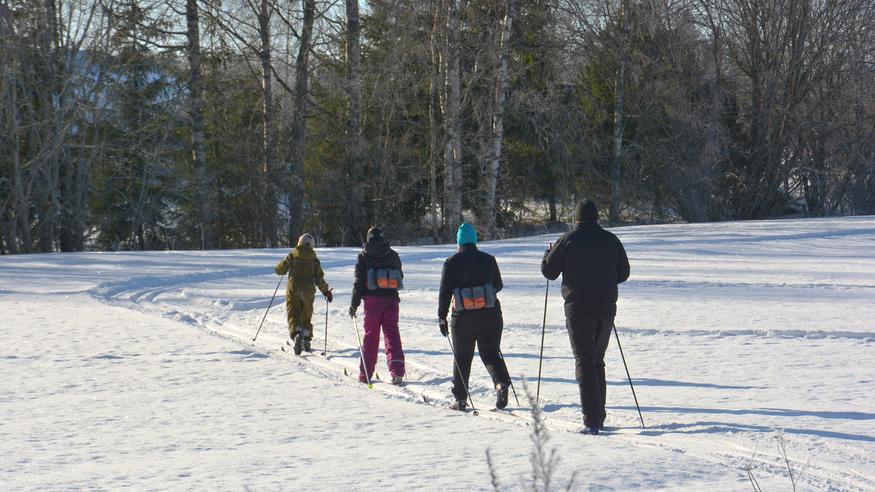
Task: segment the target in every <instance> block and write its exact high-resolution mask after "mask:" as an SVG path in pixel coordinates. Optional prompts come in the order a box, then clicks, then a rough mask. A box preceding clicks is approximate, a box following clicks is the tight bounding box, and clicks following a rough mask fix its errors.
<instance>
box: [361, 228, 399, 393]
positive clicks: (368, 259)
mask: <svg viewBox="0 0 875 492" xmlns="http://www.w3.org/2000/svg"><path fill="white" fill-rule="evenodd" d="M403 279H404V274H403V273H402V271H401V259H400V258H399V257H398V253H396V252H395V250H393V249H392V248H390V247H389V243H388V242H387V241H386V240H385V239H383V231H381V230H380V229H379V228H377V227H371V228H370V229H369V230H368V236H367V242H366V243H365V245H364V246H363V247H362V251H361V253H359V256H358V260H357V261H356V264H355V281H354V283H353V288H352V303H351V305H350V306H349V316H350V317H351V318H354V317H355V316H356V311H358V307H359V305H360V304H361V302H362V300H364V303H365V334H364V338H363V339H362V352H363V353H364V354H363V357H364V361H363V362H364V365H362V363H361V362H360V363H359V381H361V382H363V383H364V382H367V381H369V380H370V379H372V378H373V376H374V369H375V366H376V364H377V352H378V351H379V349H380V330H381V329H382V331H383V343H384V344H385V346H386V362H387V363H388V365H389V374H390V375H391V376H392V384H401V382H402V381H403V380H404V349H403V348H402V347H401V334H400V332H399V331H398V313H399V309H398V305H399V303H400V297H399V296H398V291H399V290H400V289H402V288H403ZM365 374H367V376H366V375H365Z"/></svg>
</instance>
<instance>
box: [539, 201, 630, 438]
mask: <svg viewBox="0 0 875 492" xmlns="http://www.w3.org/2000/svg"><path fill="white" fill-rule="evenodd" d="M576 215H577V227H575V228H574V229H573V230H571V231H569V232H567V233H565V234H564V235H563V236H562V237H560V238H559V240H558V241H557V242H556V244H555V245H554V246H553V247H552V248H551V249H547V251H546V252H545V253H544V260H543V261H542V262H541V273H543V274H544V276H545V277H547V278H548V279H550V280H556V278H557V277H559V274H562V297H563V298H564V299H565V326H566V328H567V329H568V338H569V339H570V341H571V350H572V352H574V361H575V376H576V377H577V384H578V386H579V388H580V405H581V407H582V410H583V426H582V427H581V428H580V432H581V433H583V434H598V433H599V430H600V429H602V428H603V427H604V422H605V416H606V413H605V398H606V395H607V392H606V384H605V350H607V348H608V342H609V341H610V339H611V328H612V327H613V325H614V316H616V314H617V285H618V284H620V283H622V282H625V281H626V279H628V278H629V259H628V258H627V257H626V250H625V249H624V248H623V243H621V242H620V240H619V239H618V238H617V236H615V235H613V234H611V233H610V232H608V231H606V230H604V229H602V228H601V226H599V223H598V218H599V212H598V207H597V206H596V204H595V203H594V202H592V201H590V200H586V201H583V202H580V203H579V204H578V205H577V214H576Z"/></svg>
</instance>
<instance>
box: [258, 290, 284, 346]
mask: <svg viewBox="0 0 875 492" xmlns="http://www.w3.org/2000/svg"><path fill="white" fill-rule="evenodd" d="M284 278H286V275H285V274H283V276H282V277H280V281H279V282H277V283H276V289H274V290H273V297H271V298H270V303H269V304H268V305H267V309H265V310H264V316H263V317H262V318H261V324H259V325H258V331H256V332H255V336H254V337H252V341H253V342H254V341H255V339H256V338H258V334H259V333H261V327H262V326H264V320H265V318H267V312H268V311H270V307H271V306H273V300H274V299H275V298H276V293H277V292H279V290H280V284H281V283H283V279H284Z"/></svg>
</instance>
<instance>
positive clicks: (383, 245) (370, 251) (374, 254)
mask: <svg viewBox="0 0 875 492" xmlns="http://www.w3.org/2000/svg"><path fill="white" fill-rule="evenodd" d="M362 250H363V251H364V252H365V254H366V255H368V256H370V257H371V258H385V257H387V256H389V243H388V242H386V241H385V240H384V239H378V238H372V239H371V240H370V241H368V242H366V243H365V246H364V247H363V248H362Z"/></svg>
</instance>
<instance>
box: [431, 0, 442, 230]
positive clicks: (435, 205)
mask: <svg viewBox="0 0 875 492" xmlns="http://www.w3.org/2000/svg"><path fill="white" fill-rule="evenodd" d="M442 7H443V2H442V1H441V0H439V1H437V2H435V8H434V20H433V22H432V28H431V37H430V38H429V49H430V51H431V71H430V76H429V81H428V94H429V98H428V129H429V133H428V135H429V147H428V150H429V152H428V214H429V216H428V219H429V228H430V230H431V237H432V240H433V241H435V242H437V240H438V236H439V234H440V228H441V227H440V222H439V221H438V219H439V217H438V211H439V210H440V201H439V198H438V190H437V177H438V159H439V156H440V155H442V152H441V149H440V144H439V139H440V127H439V122H438V112H439V111H440V107H441V95H440V91H439V89H438V87H440V85H441V82H440V81H441V50H440V48H439V46H440V42H439V33H440V29H439V27H440V25H441V19H442V18H443V12H444V10H443V8H442Z"/></svg>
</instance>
